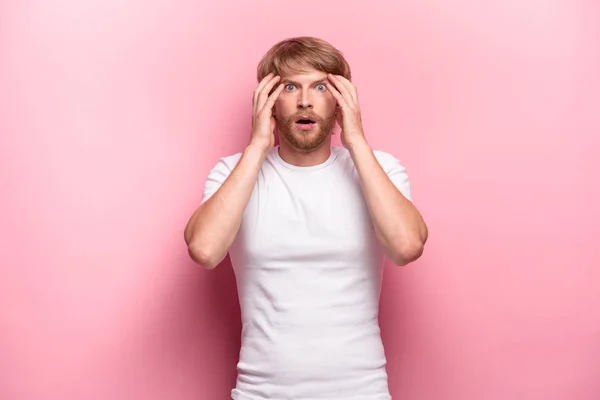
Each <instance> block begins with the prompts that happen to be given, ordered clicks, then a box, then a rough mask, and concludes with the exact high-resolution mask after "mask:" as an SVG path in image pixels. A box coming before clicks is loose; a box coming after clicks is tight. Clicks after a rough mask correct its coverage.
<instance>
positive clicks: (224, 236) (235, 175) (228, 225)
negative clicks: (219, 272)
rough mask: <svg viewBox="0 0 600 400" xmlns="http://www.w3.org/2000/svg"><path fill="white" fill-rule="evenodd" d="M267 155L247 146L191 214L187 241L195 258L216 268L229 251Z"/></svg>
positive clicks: (198, 261) (187, 229)
mask: <svg viewBox="0 0 600 400" xmlns="http://www.w3.org/2000/svg"><path fill="white" fill-rule="evenodd" d="M265 157H266V152H265V151H264V150H262V149H260V148H259V147H253V146H248V147H247V148H246V150H245V151H244V152H243V154H242V157H241V158H240V161H239V162H238V164H237V165H236V166H235V168H234V169H233V171H231V174H230V175H229V177H228V178H227V179H226V180H225V182H224V183H223V185H221V187H220V188H219V189H218V190H217V191H216V192H215V194H214V195H212V197H211V198H210V199H208V200H207V201H206V202H204V203H203V204H202V205H201V206H200V207H198V209H197V210H196V211H195V212H194V213H193V214H192V216H191V218H190V220H189V222H188V224H187V226H186V228H185V242H186V244H187V246H188V252H189V254H190V257H191V258H192V260H194V261H195V262H197V263H198V264H200V265H202V266H203V267H205V268H214V267H215V266H217V265H218V264H219V263H220V262H221V261H222V260H223V259H224V258H225V256H226V255H227V251H229V248H230V247H231V244H232V243H233V241H234V239H235V236H236V235H237V232H238V230H239V228H240V224H241V221H242V215H243V214H244V210H245V209H246V205H247V204H248V200H249V199H250V195H251V194H252V190H253V188H254V185H255V183H256V179H257V176H258V172H259V171H260V167H261V165H262V163H263V161H264V159H265Z"/></svg>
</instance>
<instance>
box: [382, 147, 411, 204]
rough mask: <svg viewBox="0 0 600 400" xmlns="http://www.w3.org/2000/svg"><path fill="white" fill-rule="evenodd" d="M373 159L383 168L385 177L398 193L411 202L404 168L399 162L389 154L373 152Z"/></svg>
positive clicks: (408, 183) (408, 182)
mask: <svg viewBox="0 0 600 400" xmlns="http://www.w3.org/2000/svg"><path fill="white" fill-rule="evenodd" d="M373 154H375V158H377V160H378V161H379V165H381V167H382V168H383V170H384V171H385V173H386V174H387V176H388V177H389V178H390V180H391V181H392V183H393V184H394V186H396V188H398V190H399V191H400V193H402V194H403V195H404V197H406V198H407V199H408V200H409V201H410V202H412V201H413V200H412V194H411V190H410V181H409V179H408V173H407V170H406V167H405V166H404V165H402V164H401V162H400V160H398V159H397V158H396V157H394V156H392V155H391V154H389V153H385V152H383V151H379V150H374V151H373Z"/></svg>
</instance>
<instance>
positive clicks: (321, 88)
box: [317, 83, 327, 92]
mask: <svg viewBox="0 0 600 400" xmlns="http://www.w3.org/2000/svg"><path fill="white" fill-rule="evenodd" d="M326 89H327V86H325V85H323V84H322V83H321V84H319V85H317V90H319V91H321V92H323V91H325V90H326Z"/></svg>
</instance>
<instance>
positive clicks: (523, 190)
mask: <svg viewBox="0 0 600 400" xmlns="http://www.w3.org/2000/svg"><path fill="white" fill-rule="evenodd" d="M175 3H178V4H177V5H176V4H175ZM246 13H248V15H247V16H246V15H245V14H246ZM599 26H600V5H599V3H597V2H595V1H592V0H590V1H587V2H585V1H583V0H582V1H575V0H562V1H559V0H547V1H534V0H509V1H502V2H500V1H481V0H463V1H459V0H453V1H448V0H429V1H417V0H415V1H402V2H398V1H391V0H390V1H382V0H377V1H374V0H370V1H367V2H361V3H357V2H346V1H341V0H340V1H335V2H333V1H332V2H326V4H322V2H321V1H320V0H310V1H305V2H280V3H275V2H268V1H265V0H261V1H253V2H247V1H241V0H239V1H235V2H231V1H229V2H218V1H204V2H193V1H184V2H171V1H168V0H154V1H147V0H144V1H142V0H129V1H123V0H111V1H107V0H102V1H100V0H89V1H86V2H80V1H75V0H62V1H58V0H55V1H41V0H29V1H17V0H14V1H6V2H3V3H2V5H1V6H0V40H1V42H0V46H1V47H0V48H1V50H2V52H1V57H2V61H1V62H0V87H1V88H2V89H0V96H1V97H0V99H1V100H0V101H1V107H0V111H1V114H0V132H1V139H0V182H1V184H2V195H1V197H0V205H1V208H0V220H1V221H2V222H1V225H0V226H1V228H0V229H1V231H0V234H1V237H0V243H1V246H0V267H1V269H0V398H1V399H3V400H4V399H6V400H34V399H35V400H37V399H40V400H42V399H44V400H47V399H51V400H54V399H57V400H58V399H86V400H105V399H144V400H154V399H156V400H158V399H160V400H164V399H177V400H192V399H194V400H196V399H225V398H227V394H228V393H229V389H230V386H231V385H232V384H233V382H234V377H235V376H234V373H235V362H236V352H237V351H238V346H239V339H238V334H239V328H240V325H239V322H238V318H239V314H238V312H239V310H238V306H237V298H236V295H235V291H234V283H233V275H232V272H231V270H230V266H228V265H223V266H222V267H220V268H217V270H215V271H212V272H210V273H209V272H207V271H202V270H200V268H198V267H196V266H195V265H194V264H193V263H192V262H191V261H190V260H189V259H188V256H187V254H186V249H185V246H184V242H183V235H182V231H183V228H184V225H185V222H186V221H187V218H188V217H189V215H190V213H191V212H192V211H193V209H194V208H195V207H196V206H197V204H198V202H199V200H200V196H201V192H202V186H203V181H204V178H205V176H206V174H207V172H208V169H209V168H210V167H211V166H212V165H213V164H214V162H215V161H216V159H217V158H218V157H219V156H221V155H226V154H231V153H232V152H237V151H239V150H240V149H242V147H243V146H244V144H245V143H246V140H247V139H246V138H247V135H248V132H249V126H250V125H249V124H250V119H249V112H250V99H251V92H252V90H253V89H254V85H255V81H254V68H255V65H256V63H257V62H258V60H259V58H260V56H261V55H262V54H263V52H264V51H266V49H267V48H268V47H269V46H270V45H271V44H273V43H274V42H275V41H276V40H279V39H282V38H284V37H288V36H293V35H304V34H309V35H316V36H320V37H323V38H325V39H327V40H329V41H331V42H332V43H334V44H335V45H337V46H339V47H340V48H341V49H342V50H343V51H344V53H345V54H346V55H347V57H348V59H349V61H350V62H351V64H352V66H353V72H354V76H355V83H356V84H357V86H358V88H359V93H360V96H361V102H362V108H363V119H364V121H365V126H366V130H367V134H368V137H369V139H370V141H371V143H372V145H373V146H375V147H377V148H381V149H385V150H388V151H391V152H393V153H395V154H397V155H398V156H399V157H400V158H401V159H402V160H403V161H404V163H405V164H406V165H407V166H408V167H409V172H410V174H411V177H412V182H413V192H414V196H415V200H416V202H417V204H418V206H419V208H420V209H421V210H422V212H423V214H424V216H425V217H426V219H427V222H428V224H429V228H430V240H429V242H428V246H427V249H426V252H425V255H424V256H423V257H422V259H421V260H419V261H418V262H417V263H416V264H414V265H413V266H412V267H408V268H404V269H400V268H393V267H390V268H388V269H387V271H386V277H385V278H386V280H385V285H384V293H383V295H382V315H381V323H382V327H383V335H384V340H385V343H386V345H387V353H388V357H389V374H390V381H391V388H392V394H393V395H394V399H395V400H396V399H397V400H439V399H460V400H508V399H510V400H537V399H544V400H554V399H561V400H562V399H564V400H593V399H595V400H597V399H600V294H599V293H600V288H599V281H600V268H599V267H600V251H599V250H598V249H599V247H598V246H599V245H598V237H599V236H600V213H599V211H598V209H599V207H598V204H600V189H599V185H598V182H599V178H598V175H599V172H600V156H599V154H598V153H599V152H598V149H599V145H600V116H599V114H600V95H599V93H600V79H599V76H600V74H599V71H600V28H599Z"/></svg>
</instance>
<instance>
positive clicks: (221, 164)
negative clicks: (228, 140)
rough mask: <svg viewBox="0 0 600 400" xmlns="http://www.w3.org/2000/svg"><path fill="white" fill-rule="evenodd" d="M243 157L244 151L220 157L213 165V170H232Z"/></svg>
mask: <svg viewBox="0 0 600 400" xmlns="http://www.w3.org/2000/svg"><path fill="white" fill-rule="evenodd" d="M241 158H242V153H241V152H239V153H233V154H228V155H224V156H221V157H219V159H218V160H217V161H216V163H215V164H214V165H213V166H212V169H213V170H216V169H224V170H230V171H231V170H232V169H233V168H234V167H235V166H236V165H237V163H238V162H239V161H240V159H241Z"/></svg>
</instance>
